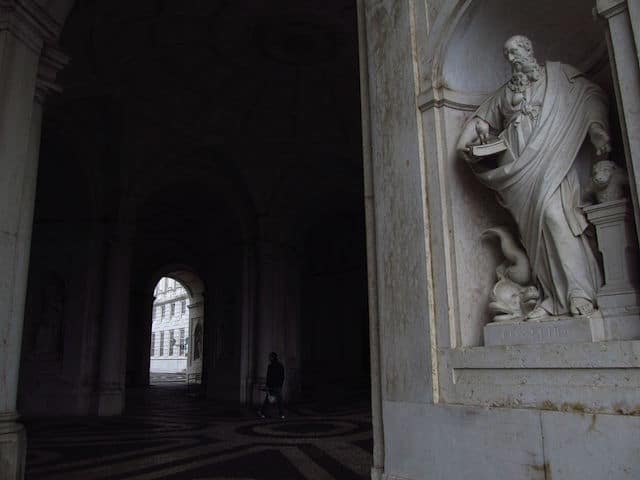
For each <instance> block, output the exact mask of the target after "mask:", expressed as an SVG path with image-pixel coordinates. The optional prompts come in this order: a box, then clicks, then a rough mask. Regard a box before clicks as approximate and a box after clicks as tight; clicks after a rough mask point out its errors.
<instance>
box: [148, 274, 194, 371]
mask: <svg viewBox="0 0 640 480" xmlns="http://www.w3.org/2000/svg"><path fill="white" fill-rule="evenodd" d="M153 295H154V298H155V300H154V302H153V320H152V326H151V364H150V369H149V370H150V371H151V372H162V373H174V372H185V371H186V369H187V356H188V354H189V294H188V293H187V291H186V290H185V289H184V287H183V286H182V285H181V284H180V282H177V281H175V280H174V279H172V278H168V277H163V278H161V279H160V281H159V282H158V284H157V285H156V288H155V290H154V292H153Z"/></svg>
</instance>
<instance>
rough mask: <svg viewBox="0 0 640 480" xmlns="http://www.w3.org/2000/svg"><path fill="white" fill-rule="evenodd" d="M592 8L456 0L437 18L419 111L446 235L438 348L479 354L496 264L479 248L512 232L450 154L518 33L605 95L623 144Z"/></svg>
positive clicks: (560, 1) (496, 81)
mask: <svg viewBox="0 0 640 480" xmlns="http://www.w3.org/2000/svg"><path fill="white" fill-rule="evenodd" d="M592 7H593V4H592V3H591V2H584V1H582V0H523V1H519V2H517V3H515V2H512V1H509V0H475V1H473V0H472V1H469V0H467V1H464V0H460V1H457V2H451V3H449V4H447V5H446V6H444V7H443V8H442V10H441V12H440V15H439V17H437V18H436V19H435V22H434V24H433V27H432V29H431V33H430V36H429V38H428V39H427V45H428V47H427V50H426V60H427V62H426V65H428V66H429V71H428V73H427V76H426V80H427V85H425V87H426V88H427V91H426V92H425V93H424V94H423V96H422V99H421V110H422V113H423V131H424V132H425V156H426V157H427V166H426V175H427V184H428V188H429V189H430V191H429V192H428V195H429V196H430V197H431V198H430V200H429V205H430V208H431V210H432V212H436V211H437V215H435V216H434V217H433V218H438V216H439V215H441V221H442V222H443V227H444V228H442V231H443V232H448V233H446V234H445V235H444V236H443V237H442V240H441V241H442V245H443V248H444V251H443V252H442V253H443V254H444V255H443V258H445V260H442V266H443V268H446V269H447V275H448V278H449V279H450V280H449V281H448V282H447V284H446V285H435V286H434V288H435V290H436V296H437V303H438V304H439V305H442V307H441V308H442V310H438V315H437V317H438V318H439V319H441V318H447V320H446V324H445V323H442V324H441V325H440V327H439V330H440V331H441V332H446V333H445V334H444V338H443V339H441V340H440V342H441V343H447V344H449V345H450V346H452V347H460V346H480V345H483V327H484V325H486V323H487V322H488V321H489V319H490V313H489V311H488V309H487V304H488V296H489V293H490V290H491V287H492V286H493V284H494V283H495V268H496V266H497V265H498V264H499V263H500V262H501V261H502V256H501V254H499V251H498V247H497V245H495V244H492V243H488V242H483V241H482V240H481V235H482V232H483V231H484V230H486V229H487V228H489V227H493V226H497V225H507V226H510V227H511V228H512V229H514V231H515V224H514V223H513V220H512V219H511V217H510V215H509V214H508V213H507V212H506V210H504V209H502V208H501V207H500V205H499V203H498V202H497V200H496V199H495V197H494V195H493V193H492V192H491V191H489V190H488V189H486V188H485V187H483V186H482V185H481V184H480V182H479V181H478V180H477V179H476V178H475V177H474V176H473V174H472V173H471V170H470V169H469V167H468V166H467V165H466V164H465V162H464V161H462V160H461V159H460V158H458V156H457V152H456V143H457V140H458V137H459V135H460V132H461V130H462V126H463V125H464V123H465V121H466V120H467V119H468V118H469V116H470V115H472V112H473V111H474V110H475V109H476V108H477V107H478V105H479V104H480V103H481V102H482V101H483V100H484V99H485V98H486V97H487V96H488V95H489V94H490V93H492V92H494V91H495V90H496V89H497V88H499V87H500V86H501V85H503V84H504V83H505V82H506V81H507V80H508V79H509V77H510V67H509V64H508V63H507V61H506V60H505V58H504V56H503V45H504V42H505V41H506V40H507V39H508V38H509V37H511V36H513V35H515V34H523V35H526V36H527V37H529V38H530V39H531V40H532V41H533V44H534V49H535V54H536V58H537V59H538V61H540V62H545V61H561V62H563V63H568V64H571V65H573V66H575V67H577V68H578V69H580V70H581V71H583V72H584V73H585V75H586V76H587V77H589V78H590V79H592V80H593V81H595V82H596V83H598V84H600V85H601V86H602V87H603V88H604V89H605V91H606V92H608V93H609V94H610V95H611V100H612V101H611V104H612V115H611V118H612V126H613V133H614V144H615V143H616V137H617V139H619V135H617V132H616V128H617V127H616V124H617V122H616V121H615V120H614V119H615V118H616V117H615V111H614V110H613V108H614V106H615V105H614V104H615V102H614V101H613V88H612V81H611V75H610V68H609V59H608V54H607V49H606V43H605V32H604V25H602V24H601V23H599V22H598V21H597V20H596V19H595V18H594V16H593V14H592ZM618 143H619V144H621V142H618ZM433 179H437V180H433ZM438 191H442V192H444V193H443V195H437V194H436V192H438ZM435 205H438V207H435ZM434 232H435V230H434ZM432 234H433V235H438V233H437V232H435V233H433V232H432ZM435 240H436V242H437V243H440V239H438V238H435ZM434 261H435V262H439V261H440V259H439V258H437V259H436V260H434ZM436 308H438V307H436ZM438 321H441V320H438ZM443 322H444V321H443Z"/></svg>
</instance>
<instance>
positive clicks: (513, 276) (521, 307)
mask: <svg viewBox="0 0 640 480" xmlns="http://www.w3.org/2000/svg"><path fill="white" fill-rule="evenodd" d="M492 237H495V238H498V239H499V240H500V248H501V250H502V253H503V255H504V257H505V259H504V262H502V263H501V264H500V265H498V268H496V275H497V277H498V281H497V282H496V284H495V285H494V286H493V288H492V289H491V294H490V295H491V298H490V302H489V311H490V312H491V313H493V314H494V317H493V321H494V322H506V321H513V320H518V319H522V318H524V317H526V316H527V315H528V314H529V313H530V312H531V311H532V310H533V309H534V308H535V307H536V306H537V303H538V300H539V298H540V293H539V291H538V289H537V288H536V287H535V286H534V285H531V267H530V265H529V259H528V258H527V254H526V253H525V251H524V250H523V249H522V248H521V247H520V245H519V244H518V242H517V241H516V239H515V238H514V236H513V234H512V233H511V232H510V231H509V230H508V229H507V228H504V227H494V228H490V229H488V230H486V231H485V232H484V233H483V234H482V238H483V239H488V238H492Z"/></svg>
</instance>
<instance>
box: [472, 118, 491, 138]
mask: <svg viewBox="0 0 640 480" xmlns="http://www.w3.org/2000/svg"><path fill="white" fill-rule="evenodd" d="M490 129H491V127H490V126H489V124H488V123H487V122H485V121H484V120H482V119H480V118H477V119H476V135H477V136H478V140H480V143H482V144H485V143H487V142H488V141H489V131H490Z"/></svg>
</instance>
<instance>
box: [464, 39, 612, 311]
mask: <svg viewBox="0 0 640 480" xmlns="http://www.w3.org/2000/svg"><path fill="white" fill-rule="evenodd" d="M504 55H505V57H506V59H507V60H508V61H509V63H510V64H511V67H512V77H511V79H510V80H509V81H508V82H507V83H506V84H505V85H503V86H502V87H501V88H500V89H498V91H496V92H495V93H494V94H493V95H491V96H490V97H489V98H487V99H486V100H485V102H484V103H483V104H482V105H481V106H480V107H479V108H478V109H477V111H476V112H475V114H474V115H473V117H472V118H471V119H470V120H469V121H468V122H467V123H466V124H465V126H464V128H463V131H462V134H461V136H460V139H459V142H458V146H457V148H458V152H459V154H460V156H461V157H463V158H464V159H465V160H466V161H467V162H468V164H469V165H470V166H471V168H472V170H473V172H474V174H475V175H476V177H477V178H478V179H479V180H480V181H481V182H482V183H483V184H484V185H486V186H487V187H489V188H491V189H492V190H494V191H495V192H496V194H497V197H498V200H499V202H500V203H501V204H502V205H503V206H504V207H505V208H506V209H507V210H508V211H509V212H510V213H511V214H512V215H513V217H514V219H515V220H516V223H517V225H518V230H519V234H520V240H521V242H522V245H523V246H524V248H525V250H526V253H527V256H528V259H529V264H530V267H531V273H532V277H533V278H532V280H533V282H534V283H535V284H536V285H538V286H539V287H540V291H541V300H540V302H539V303H538V304H537V305H536V307H535V308H533V309H532V310H531V311H530V312H529V313H528V314H527V315H526V319H529V320H531V319H539V318H542V317H545V316H547V315H554V316H556V315H565V314H571V315H590V314H592V313H593V312H594V310H595V308H596V306H597V303H596V292H597V290H598V288H599V286H600V284H601V282H602V280H601V278H602V277H601V273H600V269H599V266H598V263H597V261H596V257H595V255H594V253H593V250H592V248H591V245H590V243H589V241H588V239H587V238H586V236H585V235H584V233H585V230H586V229H587V226H588V224H587V220H586V218H585V216H584V214H583V212H582V211H581V209H580V201H581V193H582V192H581V187H580V181H579V176H578V172H577V163H578V162H577V161H576V159H577V158H578V153H579V151H580V149H581V147H582V145H583V143H584V141H585V139H586V137H587V136H588V137H589V139H590V141H591V143H592V144H593V146H594V147H595V152H596V155H597V156H599V157H605V156H606V155H607V154H608V153H609V152H610V151H611V145H610V136H609V128H608V103H607V98H606V96H605V94H604V92H603V91H602V90H601V89H600V88H599V87H598V86H596V85H595V84H594V83H592V82H590V81H589V80H587V79H586V78H585V77H584V76H583V75H582V74H581V73H580V72H579V71H578V70H576V69H575V68H574V67H572V66H570V65H566V64H563V63H559V62H546V63H545V64H544V65H540V64H539V63H538V62H537V60H536V58H535V57H534V52H533V46H532V44H531V41H530V40H529V39H528V38H526V37H524V36H522V35H517V36H514V37H511V38H510V39H508V40H507V41H506V43H505V44H504ZM496 155H497V156H496Z"/></svg>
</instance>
